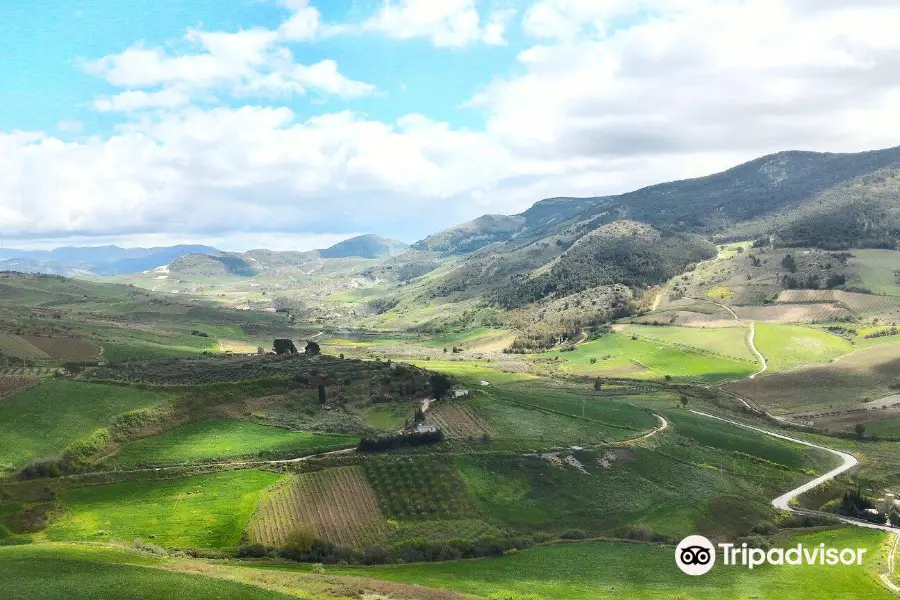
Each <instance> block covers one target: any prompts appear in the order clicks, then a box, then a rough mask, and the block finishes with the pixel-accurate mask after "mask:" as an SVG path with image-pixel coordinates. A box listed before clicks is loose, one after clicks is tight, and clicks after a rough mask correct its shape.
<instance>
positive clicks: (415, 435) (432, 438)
mask: <svg viewBox="0 0 900 600" xmlns="http://www.w3.org/2000/svg"><path fill="white" fill-rule="evenodd" d="M443 441H444V433H443V432H442V431H441V430H440V429H438V430H435V431H422V432H418V431H413V432H404V433H396V434H394V435H387V436H382V437H377V438H363V439H361V440H360V441H359V446H358V450H359V451H360V452H387V451H388V450H398V449H400V448H408V447H414V446H425V445H428V444H439V443H441V442H443Z"/></svg>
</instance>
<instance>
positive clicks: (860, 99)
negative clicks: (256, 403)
mask: <svg viewBox="0 0 900 600" xmlns="http://www.w3.org/2000/svg"><path fill="white" fill-rule="evenodd" d="M898 30H900V2H897V1H896V0H849V1H845V0H440V1H438V0H229V1H228V2H222V1H220V0H215V1H214V0H130V1H128V2H123V1H122V0H33V1H32V2H28V3H22V2H15V1H13V0H0V245H2V246H4V247H23V248H52V247H57V246H63V245H101V244H108V243H115V244H119V245H123V246H151V245H168V244H174V243H206V244H211V245H215V246H217V247H219V248H222V249H226V250H247V249H251V248H260V247H266V248H271V249H275V250H306V249H311V248H316V247H323V246H328V245H331V244H333V243H335V242H337V241H340V240H341V239H345V238H347V237H351V236H353V235H356V234H360V233H377V234H381V235H386V236H389V237H394V238H397V239H400V240H403V241H406V242H414V241H416V240H418V239H421V238H423V237H425V236H427V235H429V234H431V233H434V232H436V231H439V230H441V229H445V228H447V227H450V226H453V225H455V224H458V223H460V222H464V221H467V220H470V219H473V218H475V217H478V216H480V215H482V214H486V213H493V214H498V213H499V214H513V213H517V212H521V211H522V210H525V209H527V208H528V207H529V206H530V205H531V204H533V203H534V202H536V201H538V200H541V199H543V198H548V197H557V196H597V195H606V194H614V193H622V192H626V191H630V190H633V189H637V188H639V187H642V186H645V185H650V184H654V183H658V182H662V181H670V180H675V179H682V178H686V177H694V176H700V175H705V174H709V173H713V172H717V171H721V170H723V169H725V168H728V167H730V166H733V165H735V164H739V163H741V162H744V161H747V160H750V159H753V158H756V157H758V156H761V155H764V154H768V153H772V152H777V151H781V150H790V149H799V150H815V151H828V152H856V151H863V150H870V149H876V148H885V147H891V146H896V145H900V116H898V115H900V111H898V108H900V36H898V35H896V32H897V31H898Z"/></svg>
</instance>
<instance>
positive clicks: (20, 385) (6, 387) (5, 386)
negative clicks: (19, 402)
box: [0, 375, 38, 398]
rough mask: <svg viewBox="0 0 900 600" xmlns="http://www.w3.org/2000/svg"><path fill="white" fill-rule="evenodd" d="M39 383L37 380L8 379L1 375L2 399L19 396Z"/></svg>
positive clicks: (25, 378) (23, 378)
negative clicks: (14, 395)
mask: <svg viewBox="0 0 900 600" xmlns="http://www.w3.org/2000/svg"><path fill="white" fill-rule="evenodd" d="M37 382H38V380H37V379H29V378H27V377H8V376H4V375H0V398H2V397H3V396H11V395H12V394H17V393H19V392H21V391H22V390H24V389H26V388H29V387H31V386H32V385H34V384H36V383H37Z"/></svg>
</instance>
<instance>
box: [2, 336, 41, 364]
mask: <svg viewBox="0 0 900 600" xmlns="http://www.w3.org/2000/svg"><path fill="white" fill-rule="evenodd" d="M0 354H5V355H6V356H14V357H16V358H22V359H25V360H40V359H46V358H50V355H49V354H47V353H46V352H44V351H43V350H41V349H40V348H38V347H37V346H35V345H34V344H31V343H30V342H28V340H26V339H25V338H23V337H22V336H18V335H13V334H11V333H0Z"/></svg>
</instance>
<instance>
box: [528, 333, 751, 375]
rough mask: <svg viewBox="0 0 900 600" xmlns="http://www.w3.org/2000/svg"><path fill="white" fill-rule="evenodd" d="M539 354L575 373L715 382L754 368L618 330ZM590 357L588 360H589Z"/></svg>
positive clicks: (725, 358) (744, 373)
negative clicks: (564, 349) (572, 346)
mask: <svg viewBox="0 0 900 600" xmlns="http://www.w3.org/2000/svg"><path fill="white" fill-rule="evenodd" d="M538 356H541V357H559V359H560V361H562V365H563V369H564V370H565V371H569V372H571V373H574V374H579V375H607V376H621V377H649V378H656V379H658V378H663V377H665V376H666V375H668V376H669V377H671V378H672V379H678V380H684V381H705V382H715V381H724V380H729V379H740V378H741V377H746V376H747V375H750V374H752V373H753V372H754V371H756V370H757V365H756V364H754V363H753V362H751V361H740V360H734V359H730V358H727V357H724V356H719V355H715V354H710V353H705V352H692V351H690V350H687V349H682V348H679V347H676V346H674V345H670V344H667V343H662V342H654V341H649V340H643V339H640V338H638V339H632V338H631V337H630V336H627V335H621V334H617V333H616V334H610V335H604V336H603V337H601V338H599V339H596V340H593V341H590V342H586V343H584V344H580V345H579V346H578V347H577V348H576V349H575V350H574V351H571V352H561V351H558V350H557V351H553V352H547V353H544V354H541V355H538ZM592 359H594V362H593V363H592V362H591V360H592Z"/></svg>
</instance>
